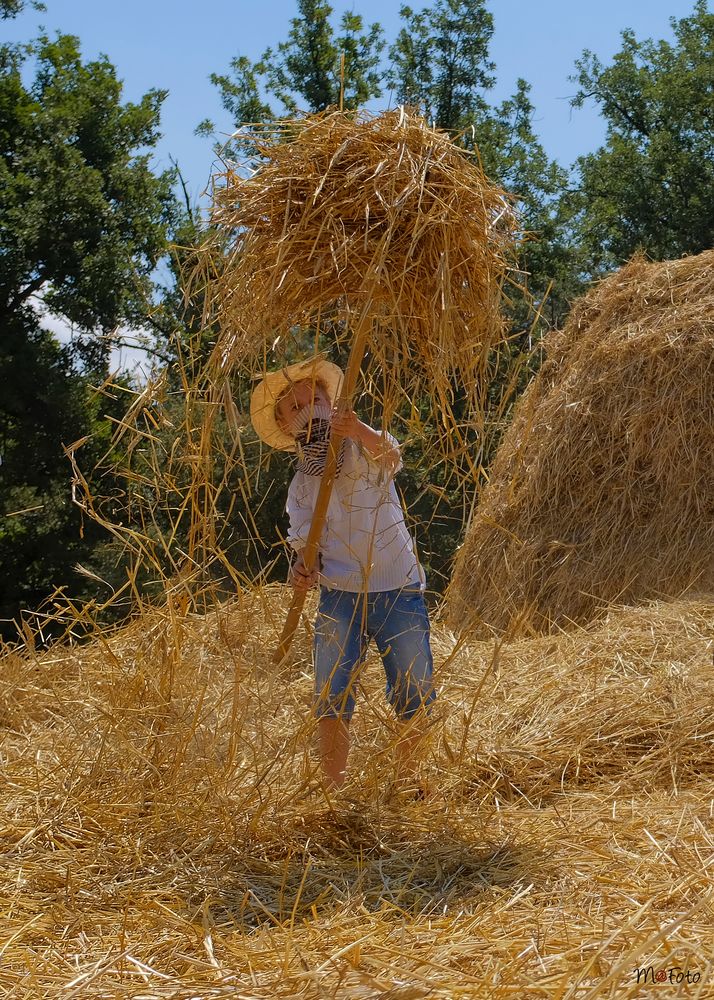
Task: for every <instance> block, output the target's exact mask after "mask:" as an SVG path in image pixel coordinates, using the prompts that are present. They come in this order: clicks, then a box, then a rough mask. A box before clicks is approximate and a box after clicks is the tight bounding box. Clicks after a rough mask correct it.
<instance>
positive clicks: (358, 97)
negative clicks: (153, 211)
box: [198, 0, 385, 149]
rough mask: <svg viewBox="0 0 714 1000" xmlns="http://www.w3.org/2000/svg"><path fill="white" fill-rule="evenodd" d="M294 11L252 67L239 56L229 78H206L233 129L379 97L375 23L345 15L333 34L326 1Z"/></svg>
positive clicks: (380, 44)
mask: <svg viewBox="0 0 714 1000" xmlns="http://www.w3.org/2000/svg"><path fill="white" fill-rule="evenodd" d="M297 7H298V11H299V16H298V17H295V18H293V19H292V20H291V22H290V30H289V32H288V37H287V40H286V41H284V42H280V43H279V44H278V46H277V48H275V49H272V48H268V49H266V51H265V52H264V53H263V55H262V57H261V59H260V60H259V61H258V62H257V63H255V64H252V63H251V62H250V60H249V59H247V58H246V57H245V56H238V57H236V58H235V59H233V60H232V62H231V72H230V74H217V73H214V74H212V75H211V81H212V82H213V83H214V84H215V86H216V87H218V90H219V92H220V97H221V102H222V104H223V107H224V108H225V109H226V111H228V113H229V114H230V115H231V117H232V118H233V121H234V122H235V124H236V125H240V124H243V123H245V122H270V121H272V120H274V119H275V118H277V117H281V116H283V117H284V116H288V117H290V116H295V115H296V114H298V113H299V112H300V111H307V112H311V113H316V112H320V111H326V110H327V109H328V108H330V107H337V106H339V104H340V97H341V96H342V104H343V107H344V108H347V109H354V108H357V107H361V106H362V105H364V104H365V103H366V102H367V101H369V100H370V99H371V98H373V97H379V96H380V94H381V78H382V74H381V71H380V56H381V53H382V50H383V48H384V44H385V43H384V37H383V32H382V29H381V27H380V26H379V24H372V25H369V26H367V27H366V28H365V26H364V25H363V22H362V18H361V17H360V16H359V15H358V14H354V13H350V12H345V13H344V14H343V15H342V18H341V19H340V24H339V30H338V31H335V29H334V28H333V26H332V23H331V21H330V17H331V15H332V7H330V5H329V4H328V3H326V2H325V0H297ZM263 92H264V93H266V94H267V95H269V96H270V97H272V98H273V99H276V100H277V101H279V102H280V108H279V110H278V111H275V110H273V108H272V107H271V105H269V104H268V103H266V101H265V100H264V99H263V97H262V96H261V95H262V93H263ZM213 128H214V126H213V124H212V122H210V121H205V122H203V123H202V124H201V125H200V126H199V129H198V131H199V132H203V133H206V134H207V133H209V132H211V131H212V130H213ZM236 148H238V149H240V144H239V143H238V144H237V146H236Z"/></svg>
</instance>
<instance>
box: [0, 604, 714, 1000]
mask: <svg viewBox="0 0 714 1000" xmlns="http://www.w3.org/2000/svg"><path fill="white" fill-rule="evenodd" d="M285 601H286V595H285V594H284V593H283V591H282V588H280V587H275V588H272V589H270V588H269V589H263V590H261V591H257V592H254V593H252V594H248V595H245V596H242V597H240V598H236V599H235V600H234V601H233V602H231V603H229V604H227V605H223V606H222V607H220V608H219V609H218V610H217V611H216V612H214V613H212V614H210V615H208V616H206V617H205V618H202V617H198V616H195V617H191V616H188V617H181V616H179V615H178V614H176V613H174V612H173V611H172V610H171V607H170V606H169V608H168V609H165V610H155V611H147V612H145V613H144V614H143V615H141V616H140V617H138V618H137V619H136V620H135V621H134V623H133V624H130V625H129V626H127V627H124V628H122V629H121V630H118V631H116V632H114V633H99V634H98V635H97V637H96V639H95V640H94V641H93V642H91V643H87V644H83V645H76V646H74V647H72V646H68V645H66V644H65V645H57V646H55V647H53V648H51V649H49V650H45V651H42V652H39V651H38V652H37V653H33V652H32V650H30V649H28V650H26V651H24V652H22V653H21V652H19V651H15V652H7V653H6V655H5V657H4V662H3V668H2V673H1V675H0V677H1V679H0V685H1V686H2V703H1V704H2V724H3V727H4V735H3V741H2V775H3V779H4V795H3V799H2V819H1V821H0V824H1V838H2V839H1V847H0V850H1V851H2V866H1V868H0V872H1V875H0V878H1V888H0V907H1V910H2V925H1V930H0V934H1V939H0V956H1V958H0V990H1V991H2V995H3V996H4V997H31V998H43V997H58V996H62V997H75V996H76V997H82V998H84V997H87V998H99V997H102V998H109V997H132V998H140V997H141V998H147V1000H148V998H159V997H161V998H163V997H177V998H179V997H180V998H184V997H185V998H188V997H195V998H212V997H232V998H238V1000H240V998H266V1000H267V998H273V997H305V998H328V997H344V998H358V997H359V998H368V997H369V998H371V997H382V998H384V1000H387V998H389V1000H416V998H422V997H424V998H426V997H430V998H443V1000H447V998H458V997H494V998H505V997H518V998H554V1000H555V998H559V1000H565V998H572V997H578V998H585V997H588V998H595V997H598V998H601V997H602V998H604V997H618V998H619V997H636V996H642V997H650V996H653V997H654V996H656V997H660V996H679V995H681V996H687V997H708V996H713V995H714V893H713V891H712V873H713V871H714V819H713V817H714V752H712V738H713V737H714V717H713V716H712V704H714V680H713V676H712V675H713V670H712V658H713V654H714V598H711V597H701V598H699V599H690V600H686V601H685V600H682V601H679V602H674V603H662V604H654V605H651V606H647V607H642V608H639V609H620V610H615V611H613V612H611V613H610V614H609V615H608V617H607V618H606V619H605V620H603V621H601V622H599V623H598V624H597V625H595V626H590V627H589V628H587V629H585V630H581V631H577V632H571V633H569V634H567V635H562V636H555V637H554V636H550V637H547V638H541V639H536V640H528V641H526V640H521V641H518V642H514V643H512V644H509V645H504V646H502V647H501V648H500V649H499V648H497V647H495V646H494V645H493V643H490V642H483V643H474V644H472V645H470V646H464V647H462V648H461V649H457V650H456V651H455V652H454V641H453V637H452V636H451V634H450V633H449V632H448V631H447V630H446V628H445V627H444V626H442V625H440V624H438V623H437V625H436V626H435V628H434V647H435V652H436V658H437V665H438V680H439V684H440V710H439V711H440V715H439V717H438V718H437V719H436V721H435V724H434V728H433V735H432V741H431V745H430V747H429V749H428V752H427V754H426V760H425V764H424V767H425V769H426V771H427V772H428V773H429V774H430V776H431V780H432V784H433V794H432V795H431V797H430V798H429V799H428V800H427V801H425V802H420V801H418V800H415V799H412V798H410V797H409V795H408V794H406V793H405V792H404V791H402V792H399V793H395V792H394V791H393V790H392V791H391V792H390V775H391V766H392V757H393V754H392V751H391V744H392V741H393V738H394V732H393V723H392V721H391V720H390V718H389V717H388V715H387V712H386V710H385V707H384V700H383V697H382V682H381V680H380V670H379V665H378V663H377V662H375V661H374V660H371V661H370V663H369V664H368V668H367V670H366V672H365V676H364V683H363V688H364V690H363V692H362V695H361V699H360V709H359V712H358V716H357V717H356V720H355V737H356V739H355V743H356V749H355V753H354V756H353V761H352V779H351V783H350V786H349V788H348V790H347V792H346V794H345V796H344V798H343V799H341V800H339V801H338V800H333V801H327V800H326V799H325V797H324V795H323V794H322V793H321V792H319V791H316V790H315V787H314V786H315V780H314V771H313V762H312V758H311V750H310V747H311V734H310V727H309V724H308V722H307V718H308V715H307V709H308V705H309V701H310V678H309V657H308V650H309V627H308V625H307V624H306V625H305V626H304V629H303V631H302V632H301V634H300V635H299V637H298V640H297V642H296V646H295V658H294V662H293V663H292V664H290V665H285V666H283V667H281V668H280V670H279V671H276V669H275V668H273V667H272V666H271V665H270V657H271V652H272V649H273V647H274V644H275V642H276V640H277V636H278V634H279V630H280V627H281V625H282V620H283V615H284V606H285ZM650 966H651V967H652V968H651V971H650V972H649V973H648V982H647V984H646V985H645V983H644V978H643V976H644V974H643V973H640V982H639V983H638V980H637V973H636V969H637V968H640V969H646V968H648V967H650ZM656 974H659V975H660V978H661V977H662V976H664V977H665V979H666V981H665V982H664V983H662V984H660V983H659V982H657V983H656V984H653V982H652V979H653V977H654V976H655V975H656ZM678 977H679V982H678Z"/></svg>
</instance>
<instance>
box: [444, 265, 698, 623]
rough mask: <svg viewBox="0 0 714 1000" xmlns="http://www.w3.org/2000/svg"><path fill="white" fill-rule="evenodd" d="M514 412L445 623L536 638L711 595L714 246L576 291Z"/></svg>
mask: <svg viewBox="0 0 714 1000" xmlns="http://www.w3.org/2000/svg"><path fill="white" fill-rule="evenodd" d="M545 346H546V355H547V360H546V362H545V363H544V365H543V367H542V369H541V371H540V372H539V373H538V375H537V376H536V378H535V379H534V380H533V382H532V383H531V385H530V386H529V388H528V390H527V392H526V393H525V395H524V397H523V398H522V399H521V401H520V402H519V404H518V406H517V407H516V410H515V412H514V417H513V421H512V424H511V426H510V428H509V430H508V432H507V434H506V435H505V438H504V441H503V443H502V445H501V447H500V449H499V452H498V454H497V456H496V459H495V462H494V465H493V468H492V471H491V478H490V482H489V485H488V487H487V488H486V489H485V490H484V493H483V495H482V497H481V499H480V503H479V506H478V508H477V510H476V512H475V516H474V518H473V522H472V523H471V525H470V527H469V529H468V530H467V534H466V539H465V542H464V544H463V546H462V548H461V550H460V552H459V554H458V557H457V561H456V566H455V571H454V574H453V579H452V583H451V587H450V593H449V597H450V602H451V609H452V614H453V616H454V620H455V621H459V622H462V623H463V622H465V623H468V624H470V625H471V626H472V627H474V628H480V629H481V630H483V631H484V632H486V633H488V632H497V633H503V632H504V631H508V632H509V633H511V634H514V633H517V632H519V631H520V632H521V633H522V634H528V633H529V631H530V632H531V633H532V632H540V631H548V630H549V629H552V628H553V627H554V626H555V627H563V626H567V625H568V624H569V623H572V622H586V621H588V620H590V619H592V618H593V617H595V616H597V615H598V614H602V613H603V611H604V609H606V608H607V606H608V604H609V603H610V602H616V603H623V604H635V603H637V602H638V601H642V600H647V599H651V598H656V597H660V596H666V595H672V596H677V595H679V594H683V593H685V592H686V591H688V590H690V589H692V588H694V589H696V590H700V591H702V592H707V591H711V590H713V589H714V251H709V252H707V253H703V254H700V255H699V256H696V257H689V258H684V259H682V260H677V261H667V262H664V263H648V262H647V261H645V260H644V259H641V258H636V259H634V260H633V261H631V262H630V263H629V264H628V265H627V266H626V267H624V268H623V269H622V270H621V271H619V272H617V273H616V274H613V275H611V276H610V277H608V278H607V279H606V280H604V281H603V282H601V283H600V284H598V285H597V286H596V287H595V288H593V289H592V291H590V292H589V293H588V294H587V295H586V296H585V297H584V298H583V299H582V300H580V301H579V302H578V303H577V304H576V305H575V307H574V308H573V311H572V313H571V316H570V318H569V319H568V322H567V324H566V326H565V328H564V329H563V331H562V332H560V333H555V334H553V335H551V336H549V337H548V338H547V340H546V344H545Z"/></svg>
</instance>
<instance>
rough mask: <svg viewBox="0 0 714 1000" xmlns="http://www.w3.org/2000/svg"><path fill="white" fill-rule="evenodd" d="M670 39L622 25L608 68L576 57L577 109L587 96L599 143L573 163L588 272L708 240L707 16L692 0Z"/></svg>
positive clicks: (712, 41)
mask: <svg viewBox="0 0 714 1000" xmlns="http://www.w3.org/2000/svg"><path fill="white" fill-rule="evenodd" d="M671 24H672V28H673V31H674V42H673V43H670V42H667V41H653V40H652V39H647V40H645V41H638V40H637V39H636V38H635V35H634V33H633V32H632V31H625V32H623V33H622V47H621V49H620V51H619V52H618V53H617V54H616V55H615V56H614V58H613V60H612V62H611V64H610V65H609V66H604V65H603V64H602V63H601V62H600V60H599V59H598V58H597V56H595V55H594V54H593V53H592V52H589V51H586V52H584V53H583V56H582V58H581V59H580V60H579V61H578V62H577V63H576V66H577V69H578V73H577V76H576V77H575V78H574V79H575V80H576V81H577V83H578V85H579V90H578V93H577V95H576V97H575V99H574V101H573V103H574V105H575V106H576V107H579V106H581V105H583V104H584V103H585V102H586V101H588V100H593V101H595V103H596V104H597V106H598V107H599V109H600V112H601V114H602V116H603V118H604V119H605V121H606V123H607V132H606V138H605V143H604V145H603V146H601V147H600V148H599V149H598V150H596V151H595V152H594V153H590V154H588V155H587V156H582V157H580V158H579V160H578V161H577V169H578V174H579V188H580V218H579V223H580V225H579V229H580V236H581V239H582V241H583V244H584V246H585V248H586V250H587V253H588V259H589V266H590V270H591V271H593V272H598V271H601V270H605V269H610V268H613V267H617V266H619V265H620V264H621V263H622V261H623V260H625V259H627V258H628V257H630V256H631V255H632V254H633V253H634V252H635V251H637V250H644V251H645V252H646V253H648V254H649V255H650V256H651V257H654V258H656V259H666V258H668V257H677V256H680V255H681V254H684V253H698V252H699V251H702V250H705V249H708V248H710V247H711V246H712V245H714V197H712V192H713V191H714V142H713V139H712V137H713V136H714V70H713V69H712V67H714V14H712V13H710V12H709V11H708V10H707V4H706V2H705V0H698V2H697V3H696V4H695V6H694V10H693V12H692V14H691V15H690V16H689V17H685V18H682V19H681V20H675V19H674V18H673V19H672V20H671Z"/></svg>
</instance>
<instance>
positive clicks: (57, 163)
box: [0, 35, 174, 619]
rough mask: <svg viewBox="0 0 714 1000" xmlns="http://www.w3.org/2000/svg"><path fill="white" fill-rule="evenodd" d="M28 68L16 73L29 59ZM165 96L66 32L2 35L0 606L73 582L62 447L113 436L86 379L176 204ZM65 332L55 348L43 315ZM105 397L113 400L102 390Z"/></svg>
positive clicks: (133, 300) (140, 294)
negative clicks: (156, 164)
mask: <svg viewBox="0 0 714 1000" xmlns="http://www.w3.org/2000/svg"><path fill="white" fill-rule="evenodd" d="M30 58H32V59H33V60H34V66H35V74H34V78H33V79H32V80H31V81H29V82H27V83H26V82H25V79H24V76H23V69H24V67H25V63H26V62H27V61H28V60H29V59H30ZM163 98H164V94H163V92H161V91H151V92H150V93H148V94H147V95H146V96H145V97H144V98H143V99H142V100H141V101H140V102H139V103H137V104H131V103H122V101H121V84H120V83H119V81H118V80H117V78H116V74H115V71H114V68H113V67H112V66H111V64H110V63H109V62H108V60H107V59H105V58H101V59H99V60H95V61H93V62H86V63H85V62H83V61H82V59H81V56H80V51H79V43H78V41H77V39H76V38H74V37H72V36H67V35H60V36H58V37H57V38H56V39H54V40H51V39H49V38H47V37H41V38H40V39H38V41H37V42H36V43H34V44H32V45H28V46H10V45H5V46H2V47H1V48H0V150H1V151H2V152H0V189H1V190H2V192H3V195H2V201H1V202H0V245H1V246H2V250H1V251H0V320H1V323H2V340H0V378H1V379H2V384H3V386H5V387H7V388H6V390H5V391H4V392H3V396H2V399H1V400H0V450H1V452H2V465H0V506H1V508H2V513H3V514H4V515H5V517H4V519H3V527H2V530H1V531H0V563H2V565H3V575H2V581H0V617H1V618H4V619H9V618H11V617H13V616H14V615H16V614H17V612H18V610H20V609H21V608H22V607H24V606H36V605H37V604H38V603H39V602H40V600H41V599H42V598H43V597H44V596H45V595H46V594H47V593H48V592H49V591H51V590H52V589H53V588H54V587H56V586H63V585H72V587H73V588H74V589H75V591H76V590H77V588H78V587H79V579H78V578H77V576H76V574H75V573H74V570H73V566H74V563H75V562H76V561H77V560H79V559H81V558H84V557H86V556H88V555H89V553H90V552H91V550H92V546H93V544H96V541H97V537H98V536H97V533H96V531H94V530H93V529H92V528H91V526H87V531H86V533H85V536H84V538H82V537H81V533H80V528H81V522H80V517H79V513H78V511H77V509H76V508H75V507H73V505H72V502H71V492H70V468H69V463H68V461H67V459H66V457H65V454H64V447H65V446H68V445H70V444H72V443H73V442H75V441H77V440H78V439H80V438H84V437H88V438H89V440H88V444H87V446H86V448H87V463H88V464H89V465H90V466H91V464H92V456H94V457H98V455H99V454H100V453H101V450H102V449H103V448H106V446H107V444H108V439H109V428H110V423H109V416H110V415H114V416H115V417H116V416H119V415H120V414H121V412H122V408H123V400H122V398H121V396H122V392H121V389H120V390H119V394H118V395H116V394H110V395H106V394H105V395H102V394H100V393H99V392H98V391H97V387H98V386H101V384H102V382H103V381H104V379H105V377H106V375H107V371H108V359H109V353H110V345H111V337H110V336H109V335H110V334H111V332H112V331H114V330H115V329H116V328H117V327H118V326H119V325H120V324H138V323H140V322H141V319H142V317H143V316H144V315H145V314H146V310H147V305H148V303H149V301H150V298H151V294H152V280H151V275H152V271H153V269H154V267H155V265H156V262H157V260H158V258H159V256H160V255H161V254H162V253H163V252H164V251H165V248H166V239H167V228H168V226H169V224H170V222H171V220H172V217H173V214H174V200H173V195H172V193H171V176H170V175H169V174H164V175H162V176H159V177H157V176H155V175H154V174H153V173H152V172H151V169H150V166H149V161H148V153H147V152H146V150H147V149H150V148H151V147H152V146H153V145H154V144H155V143H156V140H157V138H158V125H159V109H160V106H161V102H162V100H163ZM48 314H49V315H51V316H52V317H54V319H55V321H59V323H60V324H61V325H62V326H64V327H65V328H66V329H67V330H69V329H72V330H73V331H74V333H75V335H76V338H77V339H76V341H75V343H74V344H64V345H60V344H59V343H58V342H57V341H56V339H55V338H54V336H53V335H52V334H51V333H50V332H49V330H48V329H47V328H46V323H47V320H46V317H47V315H48ZM112 396H113V397H114V398H112Z"/></svg>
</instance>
